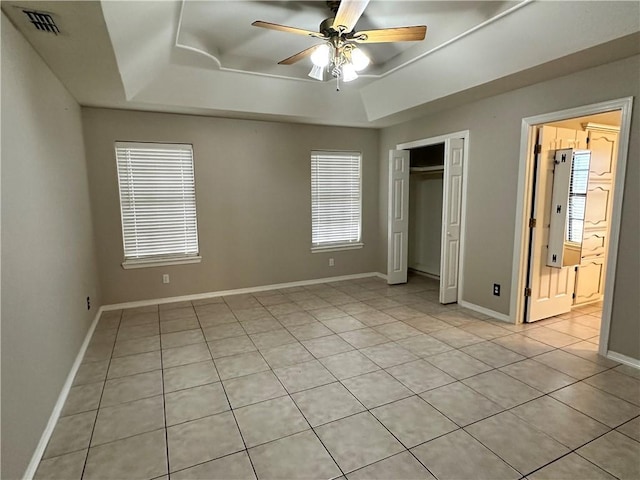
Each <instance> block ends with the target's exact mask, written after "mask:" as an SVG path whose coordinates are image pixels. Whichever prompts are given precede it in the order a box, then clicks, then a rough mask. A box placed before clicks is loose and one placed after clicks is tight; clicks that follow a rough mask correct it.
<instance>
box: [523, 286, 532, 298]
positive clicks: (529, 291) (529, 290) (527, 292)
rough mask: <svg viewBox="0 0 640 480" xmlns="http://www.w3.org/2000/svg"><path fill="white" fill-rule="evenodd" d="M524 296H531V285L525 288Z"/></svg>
mask: <svg viewBox="0 0 640 480" xmlns="http://www.w3.org/2000/svg"><path fill="white" fill-rule="evenodd" d="M524 296H525V297H530V296H531V289H530V288H529V287H527V288H525V289H524Z"/></svg>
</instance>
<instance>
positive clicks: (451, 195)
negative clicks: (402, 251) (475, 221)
mask: <svg viewBox="0 0 640 480" xmlns="http://www.w3.org/2000/svg"><path fill="white" fill-rule="evenodd" d="M463 159H464V140H463V139H461V138H452V139H450V140H447V141H446V142H445V156H444V189H443V193H442V195H443V202H442V205H443V213H442V242H441V247H440V248H441V254H440V303H454V302H457V301H458V279H459V272H458V270H459V260H458V259H459V258H460V235H461V230H462V162H463Z"/></svg>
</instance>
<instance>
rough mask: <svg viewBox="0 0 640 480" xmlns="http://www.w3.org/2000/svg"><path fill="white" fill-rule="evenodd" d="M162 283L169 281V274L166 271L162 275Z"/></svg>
mask: <svg viewBox="0 0 640 480" xmlns="http://www.w3.org/2000/svg"><path fill="white" fill-rule="evenodd" d="M162 283H169V274H168V273H165V274H164V275H162Z"/></svg>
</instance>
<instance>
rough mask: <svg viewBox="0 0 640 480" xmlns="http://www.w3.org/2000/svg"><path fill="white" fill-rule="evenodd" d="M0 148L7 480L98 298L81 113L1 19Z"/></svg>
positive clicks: (40, 425)
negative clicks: (88, 305) (89, 301)
mask: <svg viewBox="0 0 640 480" xmlns="http://www.w3.org/2000/svg"><path fill="white" fill-rule="evenodd" d="M1 143H2V478H6V479H13V478H20V477H22V474H23V473H24V471H25V468H26V466H27V464H28V462H29V460H30V458H31V455H32V454H33V451H34V449H35V447H36V445H37V443H38V441H39V440H40V436H41V435H42V432H43V431H44V429H45V426H46V424H47V421H48V419H49V416H50V415H51V412H52V410H53V407H54V405H55V402H56V400H57V398H58V395H59V393H60V390H61V388H62V385H63V384H64V381H65V379H66V377H67V375H68V374H69V370H70V369H71V365H72V364H73V361H74V359H75V357H76V355H77V353H78V350H79V348H80V345H81V343H82V341H83V339H84V337H85V335H86V333H87V330H88V327H89V325H90V324H91V320H92V318H93V317H94V315H95V313H96V307H97V306H98V305H100V297H99V288H98V276H97V270H96V263H95V248H94V242H93V232H92V226H91V216H90V208H89V192H88V182H87V171H86V163H85V157H84V147H83V141H82V123H81V115H80V107H79V106H78V104H77V103H76V102H75V100H74V99H73V98H72V97H71V95H69V93H68V92H67V91H66V90H65V89H64V87H63V86H62V84H61V83H60V82H59V81H58V79H57V78H56V77H54V75H53V74H52V73H51V71H50V70H49V69H48V67H47V66H46V65H45V64H44V62H43V61H42V60H41V59H40V57H39V56H38V55H37V54H36V53H35V52H34V50H33V49H32V48H31V46H30V45H29V44H28V43H27V42H26V41H25V40H24V38H23V37H22V36H21V35H20V34H19V33H18V32H17V31H16V30H15V28H14V27H13V26H12V25H11V24H10V23H9V21H8V20H7V18H6V17H5V15H4V13H3V14H2V140H1ZM87 296H91V298H92V303H93V305H94V307H93V308H92V310H90V311H87V308H86V297H87Z"/></svg>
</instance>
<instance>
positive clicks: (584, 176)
mask: <svg viewBox="0 0 640 480" xmlns="http://www.w3.org/2000/svg"><path fill="white" fill-rule="evenodd" d="M589 161H590V156H589V155H579V154H575V155H574V156H573V160H572V162H573V163H572V165H571V179H570V182H569V210H568V215H567V227H568V228H567V239H568V240H569V241H570V242H575V243H582V232H583V229H584V215H585V208H586V203H587V187H588V185H589Z"/></svg>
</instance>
